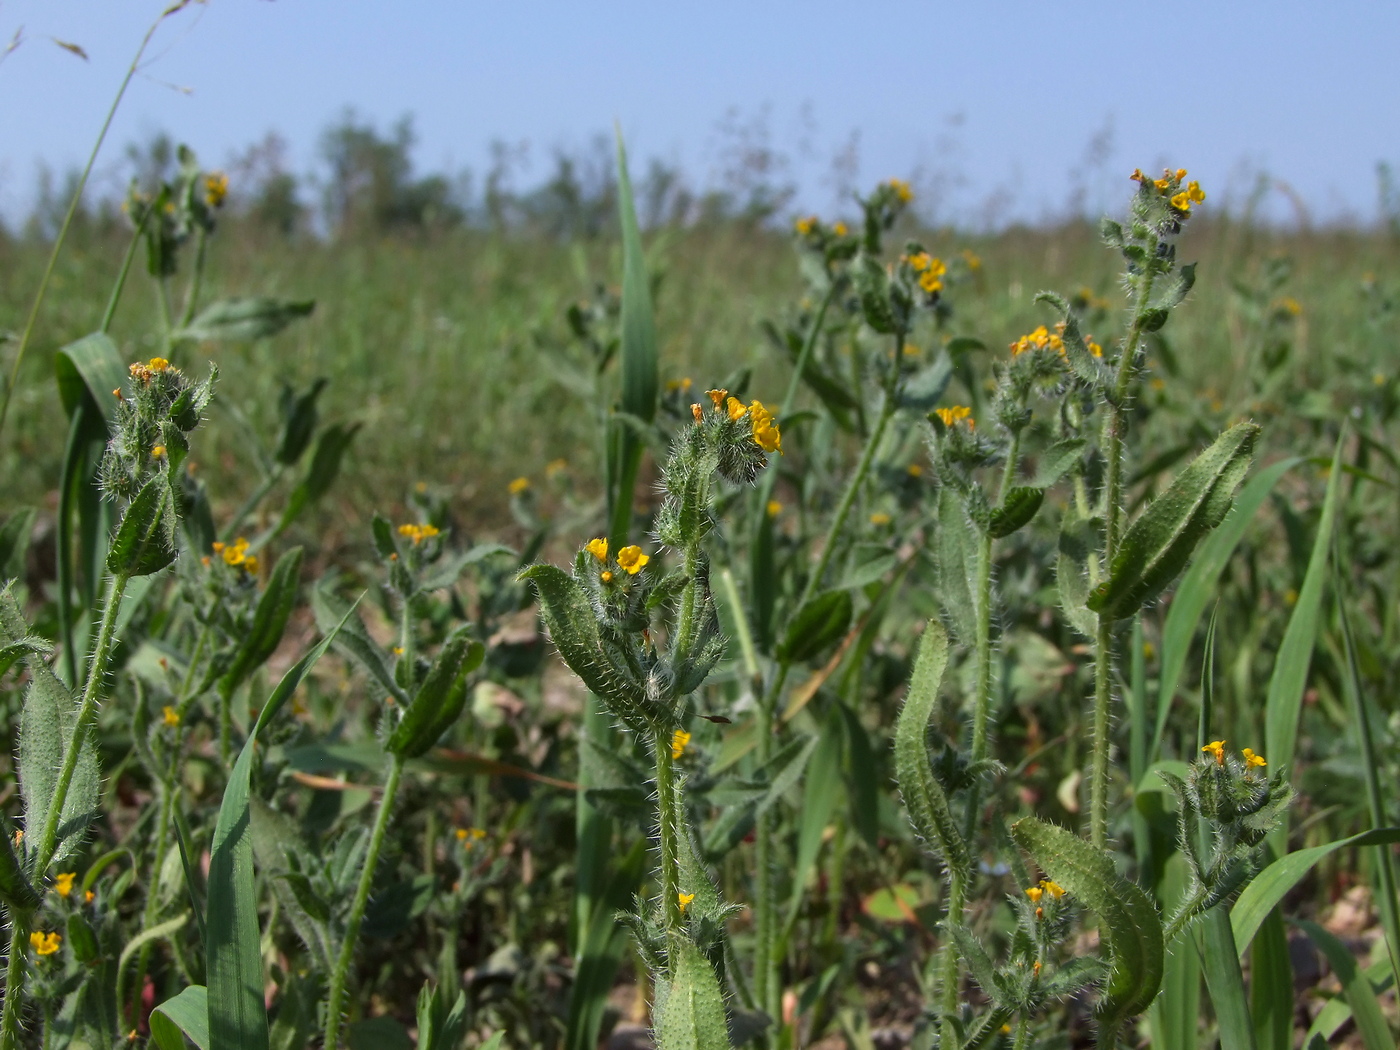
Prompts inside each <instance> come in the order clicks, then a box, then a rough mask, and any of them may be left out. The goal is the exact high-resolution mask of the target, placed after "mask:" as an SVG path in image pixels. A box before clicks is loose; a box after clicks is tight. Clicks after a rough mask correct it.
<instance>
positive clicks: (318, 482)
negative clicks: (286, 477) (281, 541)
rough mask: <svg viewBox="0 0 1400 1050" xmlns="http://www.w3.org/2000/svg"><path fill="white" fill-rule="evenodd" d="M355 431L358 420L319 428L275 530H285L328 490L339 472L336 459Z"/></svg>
mask: <svg viewBox="0 0 1400 1050" xmlns="http://www.w3.org/2000/svg"><path fill="white" fill-rule="evenodd" d="M359 431H360V424H359V423H333V424H331V425H330V426H328V427H326V429H325V430H323V431H321V435H320V437H318V438H317V439H316V448H315V449H314V450H313V451H312V453H311V460H310V462H309V463H307V465H306V474H305V475H304V476H303V477H302V479H301V481H299V482H298V483H297V486H296V488H294V489H292V491H291V492H290V493H289V494H288V496H287V505H286V507H284V508H283V510H282V517H281V518H280V519H279V520H278V522H277V529H276V532H277V533H282V532H285V531H286V529H287V528H288V526H290V525H291V524H292V522H293V521H295V520H296V519H297V518H298V517H300V516H301V514H302V513H303V512H304V511H305V510H306V508H307V507H309V506H311V505H312V504H313V503H315V502H316V501H317V500H319V499H320V498H321V497H322V496H324V495H325V494H326V493H327V492H329V491H330V489H331V485H333V484H334V483H335V479H336V477H337V475H339V473H340V461H341V460H342V459H343V458H344V457H345V452H346V450H347V449H349V447H350V443H351V442H352V441H354V440H355V435H356V434H358V433H359Z"/></svg>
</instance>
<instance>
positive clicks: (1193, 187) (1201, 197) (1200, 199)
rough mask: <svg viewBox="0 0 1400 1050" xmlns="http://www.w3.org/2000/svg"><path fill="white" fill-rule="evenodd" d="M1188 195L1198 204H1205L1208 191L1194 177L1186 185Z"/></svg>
mask: <svg viewBox="0 0 1400 1050" xmlns="http://www.w3.org/2000/svg"><path fill="white" fill-rule="evenodd" d="M1186 196H1188V197H1190V198H1191V199H1192V200H1193V201H1195V202H1196V203H1197V204H1203V203H1204V202H1205V199H1206V191H1205V190H1203V189H1201V184H1200V183H1199V182H1196V181H1195V180H1194V179H1193V180H1191V182H1190V183H1188V184H1187V186H1186Z"/></svg>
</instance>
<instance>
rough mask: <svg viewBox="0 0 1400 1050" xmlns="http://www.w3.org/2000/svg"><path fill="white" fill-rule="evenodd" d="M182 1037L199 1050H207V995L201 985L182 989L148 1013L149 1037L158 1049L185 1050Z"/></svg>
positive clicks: (208, 1048) (208, 1044) (208, 1043)
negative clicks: (149, 1023) (188, 1039)
mask: <svg viewBox="0 0 1400 1050" xmlns="http://www.w3.org/2000/svg"><path fill="white" fill-rule="evenodd" d="M182 1032H183V1033H184V1034H183V1035H182V1034H181V1033H182ZM185 1036H189V1038H190V1042H192V1043H194V1045H195V1046H197V1047H199V1050H210V1042H209V996H208V993H207V991H206V990H205V988H204V987H203V986H202V985H198V984H196V985H192V986H191V987H189V988H186V989H185V990H184V991H182V992H181V993H180V994H179V995H177V996H175V998H173V999H167V1000H166V1001H165V1002H163V1003H161V1004H160V1005H159V1006H157V1007H156V1008H155V1009H154V1010H153V1011H151V1038H152V1039H153V1040H154V1041H155V1044H156V1046H158V1047H160V1050H185Z"/></svg>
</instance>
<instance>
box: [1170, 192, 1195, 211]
mask: <svg viewBox="0 0 1400 1050" xmlns="http://www.w3.org/2000/svg"><path fill="white" fill-rule="evenodd" d="M1172 207H1173V208H1175V209H1176V210H1177V211H1190V210H1191V198H1190V197H1188V196H1187V195H1186V194H1185V193H1184V192H1182V193H1178V194H1177V195H1176V196H1175V197H1173V198H1172Z"/></svg>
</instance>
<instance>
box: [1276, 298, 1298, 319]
mask: <svg viewBox="0 0 1400 1050" xmlns="http://www.w3.org/2000/svg"><path fill="white" fill-rule="evenodd" d="M1278 305H1279V306H1281V307H1283V308H1284V309H1285V310H1286V311H1288V313H1289V314H1291V315H1292V316H1294V317H1297V316H1298V315H1299V314H1300V313H1302V312H1303V304H1302V303H1300V302H1299V301H1298V300H1297V299H1295V298H1293V296H1291V295H1285V296H1284V297H1283V298H1282V299H1280V300H1279V301H1278Z"/></svg>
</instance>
